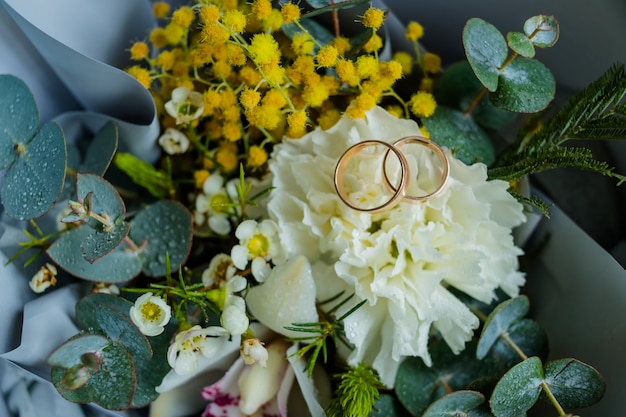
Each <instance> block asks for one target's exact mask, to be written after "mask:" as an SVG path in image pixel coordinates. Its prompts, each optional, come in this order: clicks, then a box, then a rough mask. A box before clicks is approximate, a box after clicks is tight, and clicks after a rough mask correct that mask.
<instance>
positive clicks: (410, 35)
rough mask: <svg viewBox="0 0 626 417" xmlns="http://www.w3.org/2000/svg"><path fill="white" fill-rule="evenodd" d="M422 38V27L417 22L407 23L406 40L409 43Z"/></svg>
mask: <svg viewBox="0 0 626 417" xmlns="http://www.w3.org/2000/svg"><path fill="white" fill-rule="evenodd" d="M422 36H424V27H423V26H422V25H420V24H419V23H417V22H409V24H408V25H406V38H407V39H408V40H411V41H416V40H418V39H420V38H421V37H422Z"/></svg>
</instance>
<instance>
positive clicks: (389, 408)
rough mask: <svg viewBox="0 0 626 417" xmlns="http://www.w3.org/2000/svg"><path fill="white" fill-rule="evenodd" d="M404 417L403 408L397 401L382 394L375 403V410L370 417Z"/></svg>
mask: <svg viewBox="0 0 626 417" xmlns="http://www.w3.org/2000/svg"><path fill="white" fill-rule="evenodd" d="M402 415H403V414H402V411H401V406H400V405H399V404H398V403H397V400H396V399H395V398H394V397H393V396H391V395H389V394H381V396H380V397H378V399H377V400H376V402H375V403H374V409H373V410H372V412H371V413H370V414H369V417H400V416H402Z"/></svg>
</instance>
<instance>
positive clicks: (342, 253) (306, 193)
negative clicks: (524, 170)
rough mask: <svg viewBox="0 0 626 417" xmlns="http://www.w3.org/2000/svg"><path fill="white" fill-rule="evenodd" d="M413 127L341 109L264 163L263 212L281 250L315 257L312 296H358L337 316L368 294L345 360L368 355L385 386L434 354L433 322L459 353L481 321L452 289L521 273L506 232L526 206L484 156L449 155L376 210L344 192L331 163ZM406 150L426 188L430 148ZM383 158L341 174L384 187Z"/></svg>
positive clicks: (479, 287)
mask: <svg viewBox="0 0 626 417" xmlns="http://www.w3.org/2000/svg"><path fill="white" fill-rule="evenodd" d="M409 135H420V131H419V128H418V126H417V124H416V123H415V122H413V121H410V120H402V119H397V118H395V117H393V116H392V115H390V114H389V113H387V112H386V111H385V110H383V109H381V108H378V107H376V108H374V109H372V110H371V111H369V112H368V113H367V114H366V117H365V118H364V119H350V118H348V117H343V118H342V119H341V120H340V121H339V122H338V123H337V124H336V125H335V126H333V127H332V128H330V129H328V130H326V131H323V130H321V129H320V128H317V129H315V130H314V131H312V132H310V133H309V134H307V135H305V136H304V137H302V138H300V139H298V141H286V142H283V143H282V144H280V145H277V146H276V147H275V148H274V153H273V156H272V158H271V160H270V162H269V166H270V170H271V171H272V173H273V175H274V181H273V186H274V187H275V188H274V189H273V190H272V193H271V194H270V201H269V202H268V211H269V214H270V217H271V218H272V219H274V220H275V221H276V222H277V223H278V230H279V234H280V241H281V242H282V244H283V246H284V247H285V248H286V250H287V254H286V255H287V256H288V257H292V256H295V255H305V256H306V257H307V258H308V259H309V260H310V261H311V264H312V265H313V268H314V270H313V275H314V277H315V280H316V289H317V298H318V299H324V298H327V297H329V296H333V295H336V294H338V293H340V292H341V291H345V292H346V293H348V294H349V293H355V294H356V297H354V301H353V302H351V303H347V304H346V305H344V306H343V307H342V308H340V309H339V310H338V311H337V314H338V315H341V314H343V313H344V312H347V311H348V309H350V308H352V307H353V306H354V305H355V304H356V303H358V302H360V301H362V300H366V303H365V304H364V305H363V306H361V307H360V308H359V309H358V310H356V311H355V312H354V313H352V314H351V315H350V316H348V317H347V318H346V319H345V320H344V328H345V332H346V336H347V338H348V339H349V340H350V342H352V343H353V344H354V347H355V348H354V350H353V351H352V352H351V353H350V355H349V357H348V362H349V363H350V364H351V365H357V364H358V363H360V362H363V361H365V362H367V363H369V364H371V365H372V366H373V367H374V369H376V370H377V371H378V373H379V375H380V377H381V381H382V382H383V383H384V384H385V385H387V386H389V387H391V386H393V382H394V380H395V374H396V371H397V368H398V365H399V364H400V362H401V361H402V359H403V358H404V357H407V356H419V357H421V358H423V359H424V361H425V362H426V363H428V364H429V363H430V356H429V353H428V348H427V344H428V338H429V335H430V333H431V330H432V329H434V330H437V331H439V332H440V333H441V335H442V336H443V338H444V339H445V340H446V342H447V343H448V345H449V346H450V348H451V349H452V350H453V351H455V352H458V351H460V350H462V349H463V348H464V344H465V342H466V341H467V340H469V339H470V338H471V336H472V333H473V330H474V329H475V328H476V327H477V326H478V319H477V318H476V317H475V316H474V314H473V313H472V312H471V311H470V310H469V309H468V308H467V306H466V305H465V304H463V303H462V302H461V301H460V300H459V299H457V298H456V297H455V296H454V295H453V294H452V293H451V292H450V290H449V289H450V288H455V289H457V290H460V291H462V292H465V293H466V294H468V295H470V296H472V297H474V298H476V299H478V300H481V301H484V302H489V301H491V300H492V299H493V298H494V297H495V291H496V289H498V288H501V289H502V290H504V292H506V293H507V294H508V295H510V296H515V295H517V293H518V289H519V286H520V285H522V284H523V282H524V276H523V274H522V273H520V272H519V270H518V259H517V257H518V256H519V255H520V254H521V253H522V252H521V250H520V249H519V248H517V247H516V246H515V245H514V243H513V238H512V236H511V229H512V228H513V227H515V226H517V225H519V224H520V223H522V222H523V221H524V220H525V217H524V214H523V210H522V206H521V204H519V203H518V202H517V201H516V200H515V199H514V198H513V197H512V196H511V195H510V194H509V193H508V191H507V189H508V184H507V183H506V182H504V181H487V169H486V166H485V165H483V164H474V165H472V166H466V165H464V164H463V163H462V162H460V161H459V160H457V159H455V158H454V157H453V156H452V155H450V154H448V159H449V161H450V178H449V180H448V183H447V185H446V187H445V188H444V189H443V190H442V192H440V193H439V194H437V195H436V196H434V197H432V198H430V199H428V200H426V201H423V202H420V203H411V202H400V203H399V204H397V205H396V206H394V207H393V208H392V209H390V210H388V211H385V212H382V213H377V214H367V213H362V212H357V211H355V210H352V209H350V208H349V207H347V206H346V205H345V204H344V203H343V202H342V201H341V200H340V199H339V197H338V196H337V193H336V191H335V189H334V184H333V176H334V169H335V166H336V164H337V161H338V159H339V157H340V156H341V154H342V153H343V152H344V151H345V150H346V149H347V148H348V147H349V146H351V145H353V144H355V143H357V142H360V141H363V140H366V139H380V140H385V141H388V142H392V141H394V140H396V139H399V138H401V137H404V136H409ZM402 151H403V152H404V154H405V155H406V157H407V160H408V163H409V171H410V172H413V173H419V175H417V179H416V178H410V179H409V186H408V188H407V193H408V194H409V195H423V194H426V193H427V192H428V191H427V190H432V189H434V188H436V186H437V185H438V184H439V181H440V175H441V174H440V171H439V168H438V160H437V157H435V156H434V155H432V154H431V153H430V152H428V151H427V149H426V148H425V147H420V146H405V147H403V148H402ZM383 156H384V152H381V155H380V157H378V158H376V157H373V158H361V159H360V160H359V162H360V163H352V164H350V165H349V166H348V169H347V170H346V181H354V182H360V183H361V184H362V185H363V187H365V188H367V187H370V188H371V191H376V189H379V188H378V187H379V184H381V183H382V182H383V181H384V179H383V177H382V170H381V168H382V158H383ZM367 191H368V192H369V191H370V190H369V189H368V190H367ZM385 198H386V197H385ZM233 259H234V257H233ZM321 270H323V273H322V272H320V271H321Z"/></svg>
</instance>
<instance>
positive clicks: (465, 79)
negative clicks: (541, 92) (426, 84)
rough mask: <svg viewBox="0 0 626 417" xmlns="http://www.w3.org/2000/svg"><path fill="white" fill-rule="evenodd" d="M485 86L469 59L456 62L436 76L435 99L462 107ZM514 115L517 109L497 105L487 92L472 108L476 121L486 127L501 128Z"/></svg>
mask: <svg viewBox="0 0 626 417" xmlns="http://www.w3.org/2000/svg"><path fill="white" fill-rule="evenodd" d="M484 88H485V87H483V85H482V84H481V83H480V81H478V78H476V75H475V74H474V71H472V68H471V67H470V65H469V64H468V63H467V62H466V61H462V62H457V63H454V64H452V65H451V66H449V67H448V68H446V70H445V71H444V72H443V74H442V75H441V77H439V79H438V80H437V84H436V89H435V99H436V100H437V103H439V105H444V106H446V107H452V108H454V109H460V110H461V111H463V110H464V109H467V108H468V107H469V106H470V104H471V103H472V102H473V101H474V99H475V98H476V97H477V96H478V95H479V94H481V92H482V91H483V89H484ZM515 117H516V114H515V113H512V112H510V111H507V110H503V109H499V108H497V107H495V106H494V105H493V104H492V103H491V100H490V99H489V96H488V95H487V96H485V97H483V99H482V100H481V101H480V103H478V105H477V106H476V107H475V109H474V111H472V118H473V119H474V121H475V122H476V123H477V124H478V125H480V126H482V127H485V128H487V129H500V128H502V127H504V126H506V125H508V124H510V123H511V122H513V120H515Z"/></svg>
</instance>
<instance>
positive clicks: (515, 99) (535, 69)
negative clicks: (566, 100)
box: [489, 57, 556, 113]
mask: <svg viewBox="0 0 626 417" xmlns="http://www.w3.org/2000/svg"><path fill="white" fill-rule="evenodd" d="M555 91H556V82H555V81H554V76H553V75H552V73H551V72H550V70H549V69H548V68H546V66H545V65H543V64H542V63H541V62H539V61H537V60H534V59H529V58H524V57H517V58H516V59H515V60H513V61H511V63H510V64H509V65H507V66H506V67H505V68H504V69H503V70H502V71H501V74H500V82H499V83H498V88H497V90H496V91H495V92H493V93H491V94H490V95H489V98H490V99H491V102H492V103H493V104H494V105H495V106H496V107H500V108H502V109H505V110H509V111H514V112H518V113H535V112H538V111H540V110H543V109H545V108H546V107H547V106H548V104H550V102H551V101H552V100H553V99H554V93H555Z"/></svg>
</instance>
